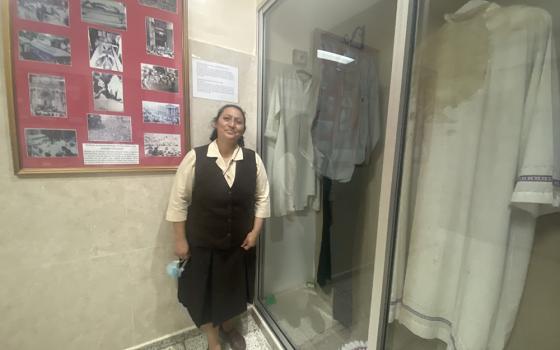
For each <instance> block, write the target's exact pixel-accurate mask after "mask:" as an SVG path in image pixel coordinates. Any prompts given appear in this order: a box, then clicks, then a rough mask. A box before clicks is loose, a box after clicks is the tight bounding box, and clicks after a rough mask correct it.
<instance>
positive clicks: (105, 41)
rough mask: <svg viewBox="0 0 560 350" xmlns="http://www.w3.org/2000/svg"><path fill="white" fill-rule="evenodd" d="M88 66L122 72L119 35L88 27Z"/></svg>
mask: <svg viewBox="0 0 560 350" xmlns="http://www.w3.org/2000/svg"><path fill="white" fill-rule="evenodd" d="M89 66H90V67H91V68H98V69H105V70H112V71H116V72H122V71H123V62H122V38H121V35H120V34H118V33H112V32H106V31H104V30H99V29H95V28H89Z"/></svg>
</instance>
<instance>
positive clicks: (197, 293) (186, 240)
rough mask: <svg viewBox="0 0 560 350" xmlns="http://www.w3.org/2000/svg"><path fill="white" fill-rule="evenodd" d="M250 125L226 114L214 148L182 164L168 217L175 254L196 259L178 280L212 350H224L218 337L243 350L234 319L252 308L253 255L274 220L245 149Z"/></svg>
mask: <svg viewBox="0 0 560 350" xmlns="http://www.w3.org/2000/svg"><path fill="white" fill-rule="evenodd" d="M245 122H246V120H245V112H244V111H243V110H242V109H241V108H240V107H239V106H236V105H225V106H223V107H222V108H220V110H219V111H218V115H217V116H216V117H215V118H214V119H213V121H212V126H213V127H214V131H213V132H212V135H211V136H210V140H212V142H211V143H210V144H208V145H206V146H202V147H197V148H195V149H194V150H191V151H190V152H188V153H187V155H186V156H185V158H184V159H183V161H182V162H181V165H180V166H179V169H178V170H177V175H176V176H175V182H174V184H173V189H172V191H171V196H170V199H169V206H168V209H167V215H166V218H167V220H168V221H171V222H173V229H174V232H175V254H176V255H177V256H178V257H179V258H181V259H190V260H189V262H188V263H187V264H186V266H185V270H184V272H183V273H182V275H181V277H180V278H179V291H178V296H179V301H180V302H181V303H182V304H183V305H184V306H185V307H186V308H187V309H188V311H189V314H190V315H191V318H192V319H193V321H194V323H195V324H196V325H197V327H199V328H201V329H202V331H203V332H204V333H205V334H206V336H207V338H208V348H209V349H211V350H219V349H221V347H220V343H219V334H220V333H221V335H222V337H223V338H224V340H225V341H227V342H228V343H230V345H231V347H232V348H233V349H245V340H244V339H243V337H242V336H241V334H239V332H238V331H237V330H235V328H234V327H233V322H232V318H234V317H235V316H237V315H239V314H241V313H243V312H244V311H245V310H246V308H247V303H248V302H249V303H251V302H252V300H253V293H254V291H253V287H254V281H255V267H256V265H255V264H256V261H255V259H256V255H255V248H254V247H255V244H256V242H257V238H258V236H259V233H260V231H261V229H262V226H263V221H264V218H266V217H268V216H269V215H270V206H269V199H268V180H267V177H266V171H265V169H264V165H263V163H262V160H261V158H260V157H259V156H258V155H257V154H256V153H255V152H254V151H251V150H249V149H246V148H244V147H243V133H244V132H245V128H246V127H245ZM187 209H188V219H187Z"/></svg>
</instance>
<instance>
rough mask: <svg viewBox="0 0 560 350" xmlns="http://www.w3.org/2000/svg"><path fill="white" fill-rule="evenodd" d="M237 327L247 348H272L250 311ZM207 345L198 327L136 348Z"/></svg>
mask: <svg viewBox="0 0 560 350" xmlns="http://www.w3.org/2000/svg"><path fill="white" fill-rule="evenodd" d="M238 327H239V330H240V331H241V333H242V334H243V336H244V337H245V341H246V342H247V350H272V347H271V346H270V344H269V343H268V342H267V340H266V338H265V336H264V335H263V334H262V332H261V330H260V329H259V327H258V326H257V324H256V323H255V320H254V319H253V316H252V315H251V313H250V312H248V313H246V314H245V315H243V316H242V317H240V319H239V325H238ZM207 347H208V345H207V342H206V337H205V336H204V334H202V333H201V332H200V330H198V329H191V330H189V331H186V332H185V333H181V334H177V335H174V336H172V337H169V338H166V339H164V340H161V341H158V342H156V343H151V344H149V345H146V346H143V347H141V348H139V349H137V350H205V349H207ZM222 349H223V350H231V347H230V346H229V345H227V344H223V345H222Z"/></svg>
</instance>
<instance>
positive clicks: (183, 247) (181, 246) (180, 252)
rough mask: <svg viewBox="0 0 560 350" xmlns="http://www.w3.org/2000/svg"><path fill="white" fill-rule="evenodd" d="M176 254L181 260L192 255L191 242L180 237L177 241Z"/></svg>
mask: <svg viewBox="0 0 560 350" xmlns="http://www.w3.org/2000/svg"><path fill="white" fill-rule="evenodd" d="M175 255H176V256H177V257H179V259H181V260H185V259H187V258H188V257H189V256H190V255H191V254H190V250H189V243H187V240H186V239H178V240H176V241H175Z"/></svg>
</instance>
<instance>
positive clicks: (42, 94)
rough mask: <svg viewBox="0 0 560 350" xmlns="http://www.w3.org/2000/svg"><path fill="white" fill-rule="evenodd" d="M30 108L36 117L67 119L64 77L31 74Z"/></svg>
mask: <svg viewBox="0 0 560 350" xmlns="http://www.w3.org/2000/svg"><path fill="white" fill-rule="evenodd" d="M29 106H30V110H31V114H32V115H34V116H38V117H51V118H65V117H66V116H67V114H66V113H67V112H66V108H67V107H66V81H65V80H64V77H60V76H55V75H39V74H29Z"/></svg>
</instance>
